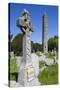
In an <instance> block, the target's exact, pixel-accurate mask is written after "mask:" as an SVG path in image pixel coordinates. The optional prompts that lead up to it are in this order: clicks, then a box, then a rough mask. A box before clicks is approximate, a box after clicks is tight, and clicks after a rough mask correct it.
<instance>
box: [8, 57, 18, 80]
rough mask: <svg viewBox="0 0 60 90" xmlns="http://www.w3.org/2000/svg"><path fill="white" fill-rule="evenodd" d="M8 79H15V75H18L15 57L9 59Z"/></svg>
mask: <svg viewBox="0 0 60 90" xmlns="http://www.w3.org/2000/svg"><path fill="white" fill-rule="evenodd" d="M9 74H10V80H15V81H17V76H18V67H17V63H16V59H15V58H14V59H12V60H10V73H9Z"/></svg>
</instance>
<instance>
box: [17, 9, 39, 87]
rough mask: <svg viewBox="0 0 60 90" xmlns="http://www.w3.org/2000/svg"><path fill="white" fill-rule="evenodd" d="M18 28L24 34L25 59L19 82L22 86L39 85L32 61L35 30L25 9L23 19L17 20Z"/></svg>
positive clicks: (21, 67) (22, 63)
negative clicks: (32, 38) (32, 35)
mask: <svg viewBox="0 0 60 90" xmlns="http://www.w3.org/2000/svg"><path fill="white" fill-rule="evenodd" d="M17 26H18V27H19V28H20V29H21V31H22V32H23V59H22V62H21V66H20V70H19V75H18V82H19V83H20V85H22V86H35V85H39V82H38V79H37V77H36V76H35V72H34V67H33V65H32V61H31V32H33V28H32V24H31V21H30V19H29V12H28V11H27V10H26V9H24V12H23V14H22V17H20V18H19V19H18V20H17Z"/></svg>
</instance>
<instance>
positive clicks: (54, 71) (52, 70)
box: [38, 64, 58, 85]
mask: <svg viewBox="0 0 60 90" xmlns="http://www.w3.org/2000/svg"><path fill="white" fill-rule="evenodd" d="M38 79H39V81H40V82H41V84H42V85H51V84H57V83H58V65H57V64H54V65H50V66H48V67H47V68H45V69H44V70H43V71H42V72H41V73H40V74H39V75H38Z"/></svg>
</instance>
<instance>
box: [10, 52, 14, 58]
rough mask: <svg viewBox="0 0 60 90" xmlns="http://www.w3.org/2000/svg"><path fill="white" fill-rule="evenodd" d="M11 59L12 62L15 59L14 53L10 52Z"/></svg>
mask: <svg viewBox="0 0 60 90" xmlns="http://www.w3.org/2000/svg"><path fill="white" fill-rule="evenodd" d="M10 57H11V60H12V59H14V52H13V51H12V52H10Z"/></svg>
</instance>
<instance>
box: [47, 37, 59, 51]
mask: <svg viewBox="0 0 60 90" xmlns="http://www.w3.org/2000/svg"><path fill="white" fill-rule="evenodd" d="M54 48H56V50H57V51H58V36H54V37H53V38H50V39H49V40H48V50H52V49H54Z"/></svg>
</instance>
